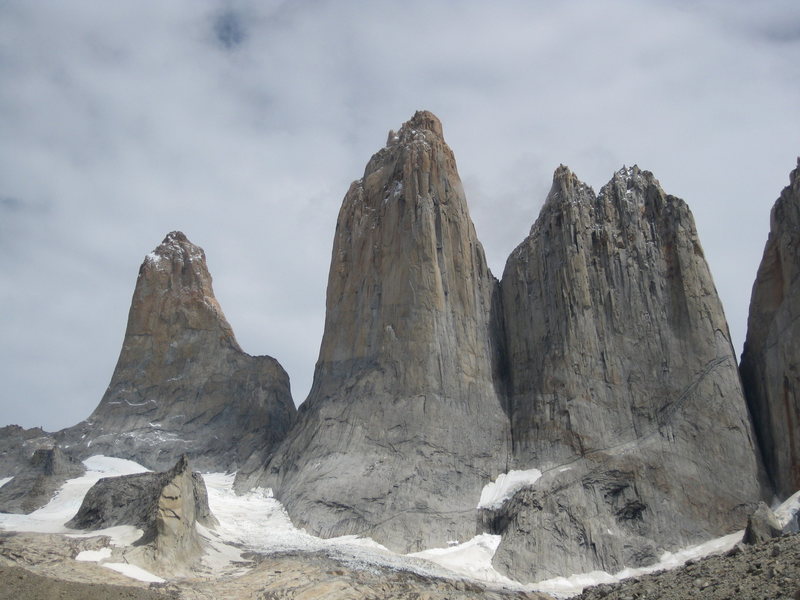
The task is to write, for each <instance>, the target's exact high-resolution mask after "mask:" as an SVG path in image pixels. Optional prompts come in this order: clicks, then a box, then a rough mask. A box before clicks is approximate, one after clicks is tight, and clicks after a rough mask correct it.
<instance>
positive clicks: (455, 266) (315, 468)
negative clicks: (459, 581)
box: [237, 112, 510, 551]
mask: <svg viewBox="0 0 800 600" xmlns="http://www.w3.org/2000/svg"><path fill="white" fill-rule="evenodd" d="M326 307H327V312H326V320H325V331H324V335H323V338H322V344H321V348H320V354H319V360H318V362H317V366H316V370H315V375H314V383H313V386H312V389H311V392H310V394H309V397H308V399H307V400H306V402H305V403H304V404H303V405H302V406H301V409H300V415H299V420H298V424H297V426H296V427H295V428H294V429H293V430H292V432H291V433H290V435H289V436H288V437H287V439H286V441H285V442H284V443H283V444H282V445H281V446H280V447H279V448H278V449H277V450H276V452H275V455H274V456H273V457H272V459H271V460H270V461H269V462H267V464H265V465H263V466H259V467H258V468H253V470H252V471H251V472H250V473H245V472H240V474H239V478H238V480H237V485H238V486H239V488H240V489H242V488H246V487H248V486H252V485H264V486H269V487H272V488H273V489H274V490H275V493H276V495H277V497H278V498H279V499H280V500H281V501H282V502H283V503H284V505H285V506H286V509H287V510H288V511H289V514H290V515H291V517H292V519H293V520H294V521H295V522H296V523H297V524H298V525H300V526H303V527H305V528H307V529H309V530H310V531H313V532H314V533H315V534H319V535H322V536H333V535H341V534H359V535H363V536H370V537H372V538H374V539H375V540H377V541H379V542H380V543H382V544H385V545H386V546H388V547H390V548H393V549H397V550H402V551H411V550H420V549H423V548H426V547H432V546H438V545H444V544H446V542H447V541H448V540H458V539H460V540H465V539H469V538H471V537H472V536H473V535H474V533H475V510H474V509H475V505H476V502H477V499H478V498H479V496H480V492H481V488H482V486H483V485H484V484H485V483H487V482H488V481H489V480H490V479H491V478H492V477H493V476H494V475H496V474H497V473H498V472H500V471H503V470H505V469H506V468H507V460H506V459H507V456H508V451H509V440H510V436H509V423H508V418H507V416H506V413H505V411H504V406H503V390H502V378H501V376H500V369H501V368H502V347H501V346H500V342H501V340H502V321H501V315H500V312H499V309H500V305H499V286H498V282H497V280H496V279H495V278H494V277H493V276H492V274H491V272H490V271H489V269H488V267H487V265H486V259H485V257H484V253H483V248H482V246H481V244H480V242H478V239H477V237H476V234H475V228H474V226H473V225H472V221H471V219H470V217H469V213H468V211H467V205H466V201H465V198H464V191H463V188H462V185H461V181H460V179H459V176H458V172H457V170H456V163H455V159H454V157H453V153H452V151H451V150H450V148H449V147H448V146H447V144H446V143H445V141H444V138H443V135H442V127H441V124H440V123H439V120H438V119H437V118H436V117H435V116H434V115H432V114H431V113H429V112H417V113H416V114H415V115H414V117H413V118H412V119H411V120H410V121H408V122H407V123H405V124H404V125H403V126H402V128H401V129H400V130H399V132H397V133H394V132H390V134H389V139H388V142H387V145H386V147H385V148H383V149H382V150H380V151H379V152H377V153H376V154H375V155H374V156H373V157H372V158H371V159H370V161H369V163H368V164H367V166H366V169H365V171H364V176H363V177H362V178H361V179H359V180H358V181H356V182H354V183H353V184H352V185H351V187H350V190H349V191H348V192H347V195H346V196H345V198H344V202H343V204H342V207H341V210H340V213H339V219H338V222H337V224H336V236H335V240H334V246H333V255H332V261H331V268H330V275H329V278H328V291H327V302H326ZM254 467H255V465H254Z"/></svg>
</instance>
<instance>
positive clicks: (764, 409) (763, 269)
mask: <svg viewBox="0 0 800 600" xmlns="http://www.w3.org/2000/svg"><path fill="white" fill-rule="evenodd" d="M741 372H742V382H743V384H744V388H745V394H746V396H747V402H748V405H749V406H750V412H751V414H752V415H753V422H754V424H755V428H756V432H757V433H758V439H759V444H760V446H761V451H762V453H763V456H764V462H765V464H766V467H767V472H768V473H769V476H770V479H771V481H772V485H773V487H774V489H775V492H776V494H777V495H778V496H779V497H780V498H785V497H787V496H789V495H791V494H793V493H794V492H795V491H797V490H798V489H800V392H798V391H797V390H800V158H798V159H797V168H795V169H794V171H792V173H791V175H790V176H789V185H788V186H786V187H785V188H784V189H783V191H782V192H781V196H780V198H778V200H777V201H776V202H775V205H774V206H773V207H772V213H771V215H770V232H769V238H768V239H767V244H766V247H765V248H764V256H763V258H762V259H761V265H760V266H759V268H758V274H757V276H756V281H755V283H754V284H753V293H752V297H751V300H750V316H749V318H748V320H747V339H746V341H745V344H744V352H743V353H742V364H741Z"/></svg>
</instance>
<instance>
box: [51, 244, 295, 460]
mask: <svg viewBox="0 0 800 600" xmlns="http://www.w3.org/2000/svg"><path fill="white" fill-rule="evenodd" d="M294 416H295V408H294V403H293V402H292V398H291V394H290V391H289V378H288V376H287V375H286V372H285V371H284V370H283V368H282V367H281V366H280V364H278V362H277V361H276V360H275V359H273V358H271V357H269V356H250V355H248V354H246V353H244V352H243V351H242V350H241V348H240V347H239V344H238V343H237V342H236V338H235V337H234V335H233V331H232V330H231V326H230V325H229V324H228V322H227V320H226V319H225V315H224V314H223V313H222V309H221V308H220V306H219V303H218V302H217V300H216V298H215V297H214V292H213V289H212V287H211V275H210V274H209V272H208V268H207V266H206V259H205V254H204V252H203V250H202V249H201V248H199V247H198V246H195V245H194V244H192V243H191V242H190V241H189V240H188V239H187V238H186V236H185V235H184V234H183V233H181V232H178V231H174V232H172V233H170V234H169V235H167V237H166V238H165V239H164V241H163V242H162V243H161V245H159V246H158V247H157V248H156V249H155V250H154V251H153V252H151V253H150V254H148V255H147V257H146V258H145V260H144V262H143V263H142V266H141V268H140V269H139V277H138V279H137V282H136V289H135V291H134V293H133V301H132V304H131V309H130V313H129V316H128V327H127V330H126V332H125V339H124V342H123V346H122V351H121V352H120V356H119V360H118V362H117V366H116V369H115V370H114V374H113V376H112V378H111V383H110V385H109V387H108V390H106V393H105V395H104V396H103V399H102V400H101V401H100V404H99V405H98V407H97V408H96V409H95V411H94V412H93V413H92V415H91V416H90V417H89V418H88V419H87V420H86V421H85V422H83V423H80V424H78V425H77V426H75V427H73V428H71V429H68V430H65V431H63V432H60V433H59V437H60V439H63V440H66V441H68V442H69V443H70V444H71V445H73V444H75V445H78V446H79V447H81V448H82V450H81V451H82V452H83V454H84V455H90V454H107V455H111V456H120V457H124V458H127V459H131V460H135V461H137V462H139V463H141V464H143V465H145V466H147V467H149V468H152V469H165V468H168V467H169V466H171V465H172V464H174V463H175V460H176V459H177V458H178V457H179V456H180V455H181V454H183V453H187V454H189V456H190V457H191V459H192V461H193V463H194V464H195V465H196V466H197V467H198V468H202V469H206V470H226V469H235V468H237V466H238V465H240V464H241V463H242V462H244V460H245V459H246V458H247V457H248V456H249V455H250V454H251V453H252V452H253V451H254V450H255V449H257V448H258V449H267V450H268V449H269V448H271V447H272V446H273V445H274V444H275V443H276V442H278V441H280V440H281V439H282V438H283V437H284V435H285V433H286V432H287V431H288V429H289V427H290V425H291V423H292V421H293V419H294Z"/></svg>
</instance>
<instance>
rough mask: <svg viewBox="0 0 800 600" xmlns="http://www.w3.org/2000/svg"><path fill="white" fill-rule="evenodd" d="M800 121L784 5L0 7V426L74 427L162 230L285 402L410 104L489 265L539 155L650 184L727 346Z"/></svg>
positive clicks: (548, 177) (543, 166)
mask: <svg viewBox="0 0 800 600" xmlns="http://www.w3.org/2000/svg"><path fill="white" fill-rule="evenodd" d="M798 107H800V3H798V2H797V1H796V0H764V1H762V2H751V1H740V0H726V1H710V0H697V1H688V0H687V1H682V0H672V1H666V0H664V1H658V0H651V1H648V2H644V1H641V0H619V1H612V0H591V1H580V0H575V1H565V2H550V1H536V0H525V1H517V2H515V1H498V2H491V3H490V2H483V1H469V0H463V1H455V0H404V1H402V2H400V1H396V2H388V1H381V0H372V1H356V0H327V1H325V0H320V1H317V0H294V1H285V2H282V1H277V0H271V1H270V0H266V1H264V0H261V1H256V0H229V1H222V0H220V1H213V0H171V1H170V2H162V1H157V0H115V1H114V2H107V1H105V0H93V1H88V0H71V1H70V2H59V1H56V0H52V1H46V0H0V381H2V383H3V385H2V388H1V390H0V425H1V424H7V423H17V424H20V425H23V426H25V427H32V426H43V427H44V428H45V429H48V430H55V429H59V428H62V427H66V426H69V425H73V424H75V423H77V422H78V421H80V420H82V419H84V418H86V417H87V416H88V415H89V414H90V413H91V411H92V410H93V409H94V407H95V406H96V405H97V403H98V402H99V401H100V398H101V397H102V395H103V392H104V391H105V388H106V386H107V385H108V382H109V380H110V378H111V374H112V372H113V369H114V365H115V364H116V360H117V357H118V355H119V350H120V347H121V343H122V338H123V335H124V331H125V324H126V320H127V313H128V309H129V306H130V300H131V295H132V293H133V288H134V284H135V282H136V275H137V271H138V268H139V265H140V264H141V262H142V260H143V258H144V256H145V255H146V254H147V253H148V252H150V251H151V250H152V249H153V248H155V247H156V246H157V245H158V244H159V242H160V241H161V240H162V239H163V238H164V236H165V235H166V234H167V233H168V232H170V231H172V230H175V229H178V230H181V231H183V232H185V233H186V234H187V236H188V237H189V239H190V240H192V241H193V242H194V243H196V244H198V245H199V246H201V247H202V248H204V250H205V252H206V256H207V258H208V266H209V270H210V271H211V274H212V276H213V278H214V290H215V293H216V296H217V299H218V300H219V302H220V304H221V306H222V308H223V310H224V312H225V314H226V316H227V318H228V321H229V322H230V323H231V325H232V327H233V329H234V332H235V333H236V336H237V339H238V340H239V342H240V344H241V346H242V348H243V349H244V350H245V351H246V352H248V353H250V354H254V355H256V354H269V355H271V356H274V357H275V358H277V359H278V360H279V361H280V362H281V364H282V365H283V366H284V368H285V369H286V370H287V371H288V373H289V375H290V377H291V382H292V393H293V396H294V398H295V402H296V403H298V404H299V403H300V402H301V401H302V400H303V399H304V398H305V396H306V394H307V393H308V390H309V388H310V385H311V378H312V375H313V370H314V363H315V362H316V359H317V355H318V351H319V344H320V339H321V335H322V329H323V324H324V316H325V315H324V312H325V287H326V283H327V274H328V267H329V261H330V254H331V247H332V243H333V233H334V227H335V224H336V217H337V213H338V210H339V207H340V204H341V201H342V198H343V197H344V194H345V192H346V191H347V188H348V186H349V184H350V182H351V181H353V180H355V179H358V178H359V177H361V175H362V174H363V170H364V166H365V165H366V163H367V161H368V160H369V158H370V156H371V155H372V154H373V153H374V152H376V151H377V150H379V149H380V148H381V147H382V146H383V145H384V144H385V142H386V136H387V133H388V131H389V130H390V129H397V128H399V126H400V125H401V124H402V123H403V122H404V121H406V120H408V119H409V118H410V117H411V116H412V115H413V113H414V111H416V110H418V109H427V110H430V111H432V112H434V113H435V114H436V115H437V116H438V117H439V118H440V119H441V121H442V123H443V127H444V135H445V139H446V140H447V142H448V143H449V145H450V146H451V148H452V149H453V151H454V152H455V156H456V159H457V161H458V169H459V173H460V175H461V177H462V180H463V183H464V188H465V192H466V195H467V202H468V204H469V207H470V212H471V215H472V219H473V221H474V222H475V227H476V230H477V233H478V236H479V238H480V239H481V241H482V243H483V246H484V248H485V250H486V254H487V258H488V260H489V264H490V267H491V269H492V271H493V272H494V273H495V275H497V276H498V277H499V276H500V275H501V274H502V271H503V266H504V264H505V260H506V258H507V256H508V255H509V253H510V252H511V250H513V248H514V247H515V246H516V245H517V244H519V243H520V242H521V241H522V240H523V239H524V238H525V236H526V235H527V233H528V231H529V230H530V227H531V225H532V224H533V222H534V220H535V219H536V216H537V215H538V212H539V209H540V208H541V205H542V203H543V201H544V199H545V196H546V194H547V191H548V190H549V188H550V184H551V181H552V173H553V171H554V170H555V168H556V167H557V166H558V165H559V164H562V163H563V164H566V165H568V166H569V167H570V168H571V169H572V170H573V171H574V172H575V173H576V175H577V176H578V177H579V178H580V179H582V180H583V181H585V182H586V183H588V184H589V185H591V186H592V187H594V189H595V190H596V191H599V189H600V187H601V186H602V185H603V184H605V183H606V182H607V181H608V180H609V179H610V178H611V176H612V174H613V172H614V171H616V170H617V169H619V168H620V167H622V166H623V165H632V164H638V165H639V166H640V167H641V168H643V169H647V170H649V171H652V172H653V173H654V174H655V176H656V177H657V178H658V179H659V181H660V182H661V184H662V186H663V188H664V189H665V191H666V192H667V193H670V194H673V195H676V196H679V197H681V198H683V199H684V200H686V202H687V203H688V204H689V206H690V207H691V209H692V211H693V212H694V215H695V220H696V223H697V228H698V231H699V234H700V239H701V242H702V245H703V247H704V250H705V254H706V258H707V260H708V262H709V265H710V268H711V272H712V274H713V276H714V279H715V283H716V286H717V289H718V290H719V293H720V296H721V298H722V302H723V305H724V308H725V312H726V315H727V317H728V322H729V325H730V329H731V333H732V336H733V342H734V345H735V347H736V350H737V353H738V352H740V351H741V345H742V343H743V341H744V337H745V333H746V321H747V310H748V304H749V300H750V291H751V287H752V283H753V280H754V278H755V273H756V270H757V268H758V263H759V261H760V259H761V254H762V251H763V247H764V243H765V241H766V237H767V234H768V230H769V211H770V208H771V206H772V204H773V202H774V201H775V199H776V198H777V197H778V195H779V194H780V191H781V189H783V187H784V186H785V185H787V183H788V175H789V172H790V171H791V169H792V168H794V166H795V164H796V157H797V156H798V154H800V143H798V142H800V110H799V109H798Z"/></svg>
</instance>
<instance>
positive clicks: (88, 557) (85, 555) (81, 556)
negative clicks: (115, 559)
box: [75, 548, 111, 562]
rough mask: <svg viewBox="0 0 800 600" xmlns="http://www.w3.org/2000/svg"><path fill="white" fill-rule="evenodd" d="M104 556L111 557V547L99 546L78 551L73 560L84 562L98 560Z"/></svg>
mask: <svg viewBox="0 0 800 600" xmlns="http://www.w3.org/2000/svg"><path fill="white" fill-rule="evenodd" d="M105 558H111V548H100V550H84V551H83V552H79V553H78V556H76V557H75V560H80V561H85V562H100V561H101V560H103V559H105Z"/></svg>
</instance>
